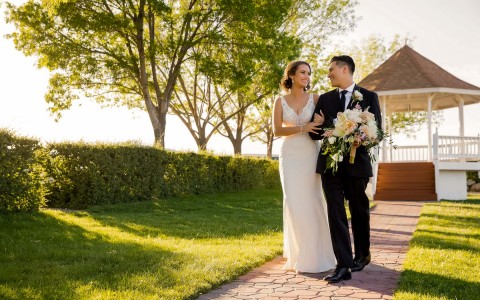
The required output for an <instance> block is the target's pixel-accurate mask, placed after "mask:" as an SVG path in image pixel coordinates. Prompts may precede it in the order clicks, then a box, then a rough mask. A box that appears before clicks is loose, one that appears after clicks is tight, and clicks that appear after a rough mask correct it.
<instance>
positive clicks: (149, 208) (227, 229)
mask: <svg viewBox="0 0 480 300" xmlns="http://www.w3.org/2000/svg"><path fill="white" fill-rule="evenodd" d="M88 212H89V213H90V215H91V217H93V218H95V219H96V220H97V221H99V222H101V223H102V224H105V225H106V226H112V227H116V228H119V229H120V230H122V231H126V232H129V233H131V234H135V235H138V236H162V235H165V236H172V237H180V238H185V239H193V238H194V239H208V238H225V237H242V236H245V235H250V234H268V233H270V232H273V231H274V232H278V231H281V229H282V197H281V192H279V193H278V196H275V197H272V192H271V191H268V192H263V191H261V190H255V191H245V192H236V193H221V194H211V195H202V196H191V197H183V198H175V199H166V200H157V201H154V202H143V203H135V204H119V205H115V206H101V207H94V208H92V209H89V210H88Z"/></svg>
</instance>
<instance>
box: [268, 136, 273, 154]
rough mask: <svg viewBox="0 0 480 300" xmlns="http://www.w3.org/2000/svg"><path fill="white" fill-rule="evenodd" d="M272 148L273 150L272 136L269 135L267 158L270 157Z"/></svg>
mask: <svg viewBox="0 0 480 300" xmlns="http://www.w3.org/2000/svg"><path fill="white" fill-rule="evenodd" d="M272 150H273V136H269V137H268V140H267V158H269V159H272V158H273V156H272Z"/></svg>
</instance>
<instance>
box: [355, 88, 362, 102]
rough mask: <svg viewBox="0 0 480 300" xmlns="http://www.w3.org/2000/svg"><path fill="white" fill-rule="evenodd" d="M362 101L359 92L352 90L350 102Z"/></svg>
mask: <svg viewBox="0 0 480 300" xmlns="http://www.w3.org/2000/svg"><path fill="white" fill-rule="evenodd" d="M362 100H363V95H362V93H360V91H359V90H354V91H353V94H352V101H359V102H360V101H362Z"/></svg>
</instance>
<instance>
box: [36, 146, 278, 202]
mask: <svg viewBox="0 0 480 300" xmlns="http://www.w3.org/2000/svg"><path fill="white" fill-rule="evenodd" d="M46 150H47V152H48V157H49V159H48V160H47V163H46V164H45V170H46V172H47V174H48V178H49V180H48V181H46V183H45V184H46V186H47V188H48V190H49V191H50V194H49V195H48V201H49V202H48V204H49V206H52V207H62V208H85V207H87V206H90V205H96V204H113V203H120V202H134V201H144V200H150V199H155V198H165V197H175V196H182V195H194V194H205V193H212V192H223V191H238V190H243V189H248V188H255V187H261V186H266V187H274V186H278V185H279V176H278V162H275V161H269V160H265V159H258V158H247V157H231V156H215V155H211V154H197V153H184V152H172V151H165V150H160V149H157V148H153V147H142V146H138V145H120V144H116V145H112V144H96V145H92V144H90V145H89V144H84V143H56V144H49V145H47V147H46Z"/></svg>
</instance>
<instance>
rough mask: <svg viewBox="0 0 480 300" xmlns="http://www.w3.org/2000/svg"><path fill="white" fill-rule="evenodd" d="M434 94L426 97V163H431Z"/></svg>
mask: <svg viewBox="0 0 480 300" xmlns="http://www.w3.org/2000/svg"><path fill="white" fill-rule="evenodd" d="M433 95H434V94H430V95H428V104H427V118H428V161H432V99H433Z"/></svg>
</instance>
